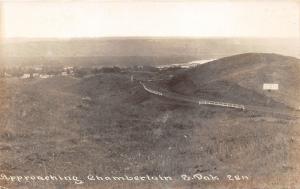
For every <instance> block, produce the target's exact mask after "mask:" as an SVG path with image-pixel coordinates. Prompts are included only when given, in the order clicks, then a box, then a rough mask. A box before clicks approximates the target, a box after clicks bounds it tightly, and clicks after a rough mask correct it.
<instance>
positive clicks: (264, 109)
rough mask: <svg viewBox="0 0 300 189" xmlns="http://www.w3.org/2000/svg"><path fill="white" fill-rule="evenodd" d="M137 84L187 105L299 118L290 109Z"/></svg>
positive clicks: (297, 114)
mask: <svg viewBox="0 0 300 189" xmlns="http://www.w3.org/2000/svg"><path fill="white" fill-rule="evenodd" d="M139 83H140V84H141V85H142V86H143V89H144V90H145V91H147V92H148V93H150V94H153V95H157V96H161V97H166V98H168V99H172V100H178V101H183V102H189V103H194V104H198V105H210V106H218V107H225V108H233V109H238V110H242V111H245V110H248V111H254V112H265V113H271V114H279V115H285V116H291V117H295V118H300V115H299V112H297V111H295V110H293V109H291V108H285V109H274V108H271V107H265V106H253V105H244V104H232V103H227V102H220V101H210V100H206V99H198V98H194V97H187V96H184V95H180V94H177V93H174V92H170V91H168V90H165V89H161V90H157V89H154V88H151V87H149V86H147V85H146V84H145V83H143V82H142V81H139Z"/></svg>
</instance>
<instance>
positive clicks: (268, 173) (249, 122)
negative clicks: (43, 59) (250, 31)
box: [0, 54, 300, 189]
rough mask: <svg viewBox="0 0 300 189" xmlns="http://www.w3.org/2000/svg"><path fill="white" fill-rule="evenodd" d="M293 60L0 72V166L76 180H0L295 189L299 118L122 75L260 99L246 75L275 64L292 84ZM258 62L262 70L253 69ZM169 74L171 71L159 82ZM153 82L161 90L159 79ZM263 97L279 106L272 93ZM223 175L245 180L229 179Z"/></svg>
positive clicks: (69, 187)
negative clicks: (40, 73) (200, 101)
mask: <svg viewBox="0 0 300 189" xmlns="http://www.w3.org/2000/svg"><path fill="white" fill-rule="evenodd" d="M263 57H264V58H263ZM262 59H264V60H265V61H262ZM233 60H234V61H233ZM249 61H250V62H255V63H253V64H251V63H248V62H249ZM294 61H295V62H297V59H293V58H288V57H283V56H279V55H267V54H244V55H238V56H233V57H228V58H224V59H220V60H218V61H215V62H211V63H208V64H205V65H202V66H199V67H197V68H192V69H188V70H184V69H180V68H177V69H169V70H160V71H157V70H156V71H153V72H146V73H147V74H146V73H145V72H142V71H141V72H138V71H130V70H129V69H128V70H126V69H124V70H122V71H120V72H110V73H109V72H99V73H97V74H88V75H85V76H80V77H75V76H54V77H51V78H46V79H41V78H32V79H19V78H1V79H0V81H1V85H0V102H1V106H0V112H1V114H0V121H1V122H0V154H1V156H0V170H1V174H2V173H3V174H6V175H25V176H26V175H28V174H29V175H30V176H31V175H41V176H46V175H61V176H68V175H75V176H77V177H78V178H80V179H81V180H82V181H83V182H84V183H83V184H82V185H76V184H75V183H74V182H73V181H62V182H58V181H49V182H42V181H41V182H38V181H37V182H6V181H4V180H0V186H4V187H7V188H16V189H21V188H32V189H40V188H46V189H48V188H49V189H52V188H66V189H73V188H78V189H81V188H82V189H86V188H89V189H96V188H97V189H102V188H103V189H110V188H124V189H127V188H128V189H129V188H130V189H134V188H149V189H152V188H153V189H165V188H182V189H185V188H186V189H188V188H189V189H190V188H199V189H207V188H214V189H231V188H241V187H242V188H243V189H253V188H274V189H282V188H286V187H287V186H295V188H299V187H298V186H300V183H299V179H298V175H299V172H300V169H299V153H300V151H299V145H300V144H299V142H300V139H299V136H300V130H299V128H300V127H299V120H297V119H296V118H293V117H288V116H281V115H273V114H270V113H264V112H251V111H240V110H234V109H229V108H219V107H213V106H199V105H197V104H185V103H182V102H178V101H176V100H173V99H167V98H165V97H161V96H158V95H151V94H150V93H148V92H146V91H145V90H144V89H143V87H142V86H141V84H140V83H139V82H138V81H137V80H131V78H132V77H131V76H132V75H134V78H135V79H139V80H142V81H145V83H146V81H148V80H150V79H151V80H152V79H153V80H155V79H156V80H158V79H159V81H157V82H150V81H149V82H147V84H149V86H150V84H152V85H153V86H154V87H158V86H155V85H156V84H158V83H159V82H162V83H164V84H168V85H166V86H165V87H168V86H169V87H170V88H171V89H172V90H175V91H176V90H177V91H178V92H180V93H186V94H188V95H195V94H196V95H197V96H200V95H203V96H205V97H207V98H215V99H218V100H222V101H227V100H228V99H229V100H230V101H232V102H236V103H237V102H239V101H243V102H245V103H251V102H253V103H257V101H259V103H261V104H263V103H266V102H267V101H268V99H270V98H269V97H266V96H265V95H264V94H262V93H259V91H258V88H257V89H256V90H257V91H255V90H253V89H255V88H253V89H252V88H251V86H252V85H250V84H252V83H253V86H254V84H255V81H256V80H255V78H256V77H257V78H258V81H263V82H265V81H264V79H266V78H270V79H272V77H266V76H264V74H263V73H264V72H267V70H272V71H273V72H276V73H278V75H279V76H280V77H279V76H277V75H274V76H273V78H274V79H275V78H276V79H280V80H278V81H279V82H280V89H281V88H282V87H281V85H283V84H285V85H287V84H286V83H287V81H286V80H285V79H286V78H287V80H288V81H290V82H294V83H296V81H297V80H296V79H295V80H294V81H293V79H292V77H295V78H297V77H298V76H297V75H296V74H294V72H296V69H299V67H297V66H298V65H297V64H295V63H293V62H294ZM285 63H286V64H287V65H285ZM226 65H227V66H226ZM268 65H269V68H268V69H267V68H263V66H266V67H268ZM279 65H280V66H281V67H280V66H279ZM291 66H294V67H291ZM273 67H274V68H273ZM254 68H257V69H254ZM279 68H280V69H279ZM283 68H284V69H283ZM243 71H244V72H243ZM285 71H286V72H287V73H286V72H285ZM238 73H240V74H238ZM242 73H243V74H242ZM283 73H286V74H285V75H282V74H283ZM251 74H253V75H251ZM169 75H174V77H175V78H173V79H171V81H169V79H170V77H169ZM247 75H249V76H248V77H247ZM275 76H277V77H275ZM176 78H177V80H176ZM164 79H165V80H164ZM162 80H164V81H162ZM168 81H169V82H168ZM258 81H257V83H259V82H258ZM268 82H272V81H268ZM284 82H286V83H284ZM292 84H293V83H289V86H290V85H292ZM294 85H296V84H294ZM243 86H248V88H245V87H243ZM159 87H161V89H162V85H161V86H159ZM209 87H210V88H209ZM224 87H225V88H224ZM228 87H230V88H228ZM164 89H165V88H164ZM209 89H210V90H209ZM226 91H228V92H226ZM201 93H202V94H201ZM276 93H278V98H279V97H281V96H283V95H284V94H283V93H284V92H281V91H279V92H276ZM287 95H289V94H287ZM276 98H277V96H276ZM274 99H275V97H274ZM269 103H273V104H274V105H278V106H280V104H279V103H277V102H276V101H275V100H273V101H272V100H269ZM89 174H92V175H97V176H100V177H114V176H116V177H120V176H124V175H127V176H144V175H150V176H158V175H161V176H171V177H172V178H174V180H173V181H170V182H169V181H168V182H159V181H149V182H148V181H139V182H131V181H90V180H88V179H87V176H88V175H89ZM183 174H187V175H194V174H201V175H216V176H218V177H219V178H220V180H219V181H216V182H210V181H209V182H207V181H204V180H193V181H183V180H182V179H181V175H183ZM228 175H235V176H236V175H237V176H238V178H239V179H240V178H242V176H245V177H247V178H249V179H245V180H243V179H241V180H237V181H230V180H228ZM266 186H268V187H266Z"/></svg>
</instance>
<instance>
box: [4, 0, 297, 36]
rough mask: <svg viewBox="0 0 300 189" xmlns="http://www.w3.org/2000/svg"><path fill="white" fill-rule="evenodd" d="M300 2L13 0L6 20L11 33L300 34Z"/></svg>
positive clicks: (6, 6) (7, 5)
mask: <svg viewBox="0 0 300 189" xmlns="http://www.w3.org/2000/svg"><path fill="white" fill-rule="evenodd" d="M0 1H1V0H0ZM299 8H300V6H299V1H296V0H295V1H288V0H285V1H283V0H282V1H280V0H277V1H249V0H247V1H242V0H237V1H224V0H215V1H200V0H199V1H196V0H194V1H192V0H190V1H189V0H185V1H183V0H167V1H157V0H152V1H150V0H149V1H147V0H142V1H141V0H140V1H137V0H125V1H124V0H122V1H121V0H105V1H104V0H102V1H99V0H98V1H95V0H94V1H92V0H86V1H84V0H76V1H75V0H74V1H70V0H69V1H67V0H65V1H59V0H52V1H50V0H48V1H47V0H46V1H45V0H43V1H42V0H40V1H26V0H25V1H24V0H22V1H21V0H19V1H18V0H9V1H8V0H7V1H2V9H3V10H2V11H1V12H2V17H3V20H4V22H3V21H2V22H1V23H2V27H3V26H4V31H5V36H6V37H39V38H42V37H62V38H70V37H111V36H190V37H297V38H299V35H300V34H299V30H300V27H299Z"/></svg>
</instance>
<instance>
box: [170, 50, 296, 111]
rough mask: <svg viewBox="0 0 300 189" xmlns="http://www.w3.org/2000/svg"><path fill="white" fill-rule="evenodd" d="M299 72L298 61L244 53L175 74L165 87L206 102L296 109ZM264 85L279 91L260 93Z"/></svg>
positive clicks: (274, 55) (277, 56)
mask: <svg viewBox="0 0 300 189" xmlns="http://www.w3.org/2000/svg"><path fill="white" fill-rule="evenodd" d="M299 73H300V60H299V59H296V58H293V57H287V56H281V55H277V54H264V53H247V54H240V55H235V56H230V57H226V58H221V59H219V60H216V61H212V62H209V63H207V64H204V65H200V66H198V67H195V68H193V69H188V70H186V71H185V72H183V73H180V74H178V75H176V76H175V77H174V78H173V79H172V80H171V81H170V82H169V86H170V88H171V89H172V90H173V91H175V92H178V93H183V94H186V95H194V96H198V97H206V98H208V99H223V100H228V101H232V102H236V103H245V104H251V103H253V104H260V105H272V104H273V105H276V103H275V102H274V101H276V102H278V103H284V104H286V105H289V106H291V107H294V108H298V107H299V106H300V95H299V92H300V74H299ZM264 83H277V84H279V90H278V91H267V90H263V84H264ZM266 96H267V97H271V98H272V99H273V100H270V98H266ZM278 103H277V105H278Z"/></svg>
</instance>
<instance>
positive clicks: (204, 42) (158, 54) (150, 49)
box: [4, 38, 300, 65]
mask: <svg viewBox="0 0 300 189" xmlns="http://www.w3.org/2000/svg"><path fill="white" fill-rule="evenodd" d="M298 49H299V41H297V40H295V39H273V38H268V39H257V38H88V39H85V38H83V39H9V40H7V41H6V42H5V45H4V52H5V53H4V54H5V55H6V57H9V62H11V63H14V62H17V63H21V64H24V63H32V62H48V63H67V64H72V63H73V62H75V63H78V64H89V63H93V64H94V63H97V64H102V63H103V64H111V65H117V64H123V62H121V60H122V59H125V63H127V64H130V62H133V63H134V64H138V63H140V64H143V63H144V64H148V65H149V64H151V65H164V64H174V63H183V62H189V61H193V60H201V59H214V58H221V57H226V56H231V55H234V54H241V53H248V52H262V53H280V54H284V55H289V56H295V57H299V56H300V55H299V50H298ZM118 57H121V60H120V58H119V59H118ZM126 57H129V58H126ZM141 58H145V60H144V59H142V60H141ZM110 60H111V61H110ZM127 60H128V61H127Z"/></svg>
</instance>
